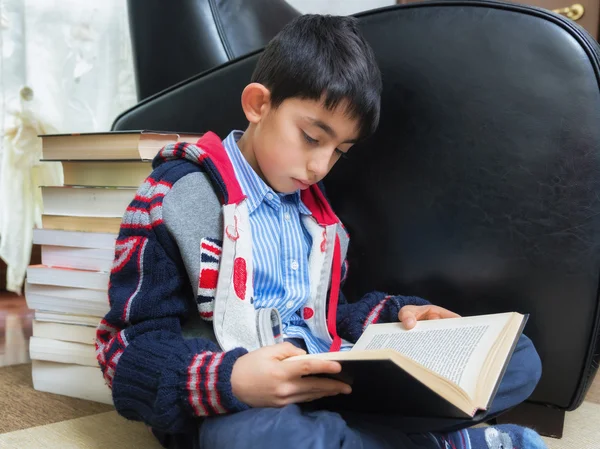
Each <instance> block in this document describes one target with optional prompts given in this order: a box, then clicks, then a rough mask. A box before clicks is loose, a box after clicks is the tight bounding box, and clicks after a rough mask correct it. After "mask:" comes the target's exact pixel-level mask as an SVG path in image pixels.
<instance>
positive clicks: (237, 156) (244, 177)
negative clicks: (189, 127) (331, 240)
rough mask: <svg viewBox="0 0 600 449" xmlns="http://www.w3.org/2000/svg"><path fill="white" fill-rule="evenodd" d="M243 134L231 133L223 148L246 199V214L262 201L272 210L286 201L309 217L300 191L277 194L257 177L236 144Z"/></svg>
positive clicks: (239, 132)
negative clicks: (293, 204)
mask: <svg viewBox="0 0 600 449" xmlns="http://www.w3.org/2000/svg"><path fill="white" fill-rule="evenodd" d="M243 134H244V132H243V131H238V130H234V131H232V132H231V133H229V135H228V136H227V137H226V138H225V140H224V141H223V146H224V147H225V151H226V152H227V155H228V156H229V159H231V165H233V171H234V172H235V176H236V178H237V179H238V181H239V183H240V187H241V188H242V192H244V195H246V197H247V198H248V212H249V213H250V214H252V212H254V211H255V210H256V208H257V207H258V206H260V204H261V203H262V202H263V201H264V202H265V203H266V204H268V205H269V206H271V207H272V208H274V209H279V207H281V202H282V201H285V200H288V201H293V202H294V203H295V204H296V205H297V206H298V210H299V211H300V213H301V214H304V215H311V212H310V210H309V209H308V208H307V207H306V205H305V204H304V203H303V202H302V199H301V197H300V190H297V191H295V192H293V193H290V194H283V193H277V192H275V191H274V190H273V189H272V188H271V187H269V186H268V185H267V184H266V183H265V182H264V181H263V180H262V179H261V178H260V176H258V174H257V173H256V172H255V171H254V169H253V168H252V167H251V166H250V164H249V163H248V161H247V160H246V158H245V157H244V155H243V154H242V152H241V150H240V148H239V147H238V144H237V142H238V140H240V138H241V137H242V135H243Z"/></svg>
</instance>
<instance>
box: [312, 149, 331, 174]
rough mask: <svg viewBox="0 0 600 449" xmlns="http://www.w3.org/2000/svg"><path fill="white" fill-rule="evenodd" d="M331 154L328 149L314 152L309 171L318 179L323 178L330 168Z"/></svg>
mask: <svg viewBox="0 0 600 449" xmlns="http://www.w3.org/2000/svg"><path fill="white" fill-rule="evenodd" d="M330 160H331V154H330V152H328V151H319V152H318V154H313V155H312V157H311V158H310V160H309V161H308V167H307V168H308V171H309V172H310V173H313V174H314V175H315V176H316V177H317V179H319V180H320V179H322V178H323V177H324V176H325V175H326V174H327V172H328V170H329V161H330Z"/></svg>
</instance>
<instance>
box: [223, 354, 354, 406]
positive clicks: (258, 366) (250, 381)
mask: <svg viewBox="0 0 600 449" xmlns="http://www.w3.org/2000/svg"><path fill="white" fill-rule="evenodd" d="M303 354H306V352H305V351H303V350H301V349H298V348H296V347H295V346H294V345H292V344H291V343H280V344H277V345H273V346H265V347H263V348H260V349H257V350H256V351H252V352H249V353H248V354H246V355H243V356H242V357H240V358H239V359H237V361H236V362H235V363H234V365H233V370H232V372H231V388H232V391H233V394H234V395H235V397H237V398H238V399H239V400H240V401H242V402H244V403H246V404H248V405H249V406H251V407H283V406H285V405H288V404H293V403H297V402H309V401H313V400H315V399H319V398H322V397H324V396H334V395H336V394H340V393H345V394H348V393H350V392H351V391H352V390H351V388H350V386H349V385H348V384H345V383H343V382H340V381H338V380H334V379H325V378H321V377H312V376H311V377H303V376H308V375H309V374H325V373H327V374H335V373H339V372H340V371H341V369H342V367H341V365H340V364H339V363H337V362H331V361H328V360H302V361H292V362H283V360H284V359H287V358H288V357H292V356H295V355H303Z"/></svg>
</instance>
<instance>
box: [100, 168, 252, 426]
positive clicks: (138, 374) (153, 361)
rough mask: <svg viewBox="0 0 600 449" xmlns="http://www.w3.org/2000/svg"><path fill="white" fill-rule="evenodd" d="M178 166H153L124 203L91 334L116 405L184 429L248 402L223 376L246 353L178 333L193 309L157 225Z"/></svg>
mask: <svg viewBox="0 0 600 449" xmlns="http://www.w3.org/2000/svg"><path fill="white" fill-rule="evenodd" d="M186 167H189V168H187V169H188V170H189V169H194V167H193V166H192V165H191V164H186V163H180V162H173V163H168V164H164V165H161V166H160V167H159V168H158V169H157V170H155V172H153V174H152V175H151V177H150V178H148V180H147V181H146V182H145V183H144V184H143V185H142V186H141V187H140V189H139V190H138V193H137V195H136V197H135V199H134V200H133V201H132V203H131V204H130V206H129V207H128V208H127V211H126V213H125V216H124V218H123V223H122V226H121V230H120V233H119V237H118V240H117V245H116V247H115V259H114V263H113V268H112V270H111V275H110V284H109V294H108V296H109V302H110V310H109V312H108V314H107V315H106V316H105V317H104V319H103V320H102V322H101V324H100V326H99V327H98V329H97V333H96V354H97V359H98V362H99V364H100V367H101V369H102V373H103V375H104V378H105V381H106V383H107V384H108V385H109V386H110V387H111V388H112V395H113V401H114V404H115V407H116V409H117V411H118V412H119V413H120V414H121V415H123V416H124V417H126V418H128V419H133V420H139V421H143V422H144V423H146V424H147V425H149V426H151V427H153V428H155V429H157V430H160V431H164V432H168V433H184V432H190V431H192V429H194V428H196V427H197V425H198V424H197V422H196V420H195V418H196V417H198V416H210V415H217V414H222V413H228V412H235V411H240V410H244V409H247V408H248V406H247V405H246V404H244V403H242V402H240V401H239V400H237V399H236V398H235V396H234V395H233V393H232V391H231V382H230V378H231V371H232V369H233V364H234V363H235V362H236V360H237V359H238V358H239V357H240V356H242V355H244V354H246V352H247V351H246V350H245V349H242V348H238V349H234V350H232V351H228V352H221V351H220V348H219V347H218V346H217V345H216V344H215V343H213V342H212V341H210V340H206V339H201V338H193V339H184V338H183V336H182V332H181V322H182V320H183V319H184V318H185V317H187V316H189V314H191V313H198V312H197V310H196V309H195V308H194V302H193V299H192V300H190V299H191V298H193V291H192V287H191V285H190V282H189V278H188V276H187V272H186V270H185V266H184V264H183V261H182V259H181V256H180V255H179V251H178V248H177V246H176V244H175V241H174V240H173V239H172V238H171V236H170V235H169V233H168V232H167V230H166V227H165V224H164V223H163V217H162V201H163V198H164V197H165V195H168V193H169V190H170V186H172V184H173V182H175V181H176V179H178V178H180V177H181V176H182V173H180V172H181V170H185V169H186ZM184 174H185V173H184ZM171 178H175V179H171Z"/></svg>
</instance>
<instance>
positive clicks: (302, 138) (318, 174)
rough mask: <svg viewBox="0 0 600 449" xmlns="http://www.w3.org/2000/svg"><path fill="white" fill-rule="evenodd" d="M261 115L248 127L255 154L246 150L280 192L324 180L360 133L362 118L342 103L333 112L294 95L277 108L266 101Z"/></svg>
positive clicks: (260, 170) (257, 167) (294, 189)
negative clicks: (352, 113) (350, 116)
mask: <svg viewBox="0 0 600 449" xmlns="http://www.w3.org/2000/svg"><path fill="white" fill-rule="evenodd" d="M259 115H260V117H259V119H258V120H256V121H254V122H252V123H251V128H250V129H251V132H250V136H249V137H250V139H251V142H249V143H250V147H251V151H250V152H248V153H252V154H247V153H246V152H245V155H246V158H247V159H248V160H249V162H250V164H251V165H252V166H253V168H254V170H255V171H256V172H257V173H258V174H259V176H261V178H262V179H263V180H264V181H265V182H266V183H267V184H268V185H270V186H271V187H272V188H273V190H275V191H277V192H281V193H292V192H295V191H296V190H298V189H307V188H308V187H309V186H310V185H311V184H315V183H317V182H319V181H320V180H322V179H323V178H324V177H325V175H326V174H327V173H329V170H331V168H332V167H333V165H334V164H335V163H336V162H337V161H338V160H339V159H340V158H341V157H343V153H346V152H347V151H348V150H349V149H350V147H351V146H352V145H353V144H354V143H355V141H356V139H357V136H358V130H359V123H358V120H356V119H351V118H349V117H348V115H347V114H346V105H345V104H344V103H341V104H340V105H339V106H338V107H337V108H336V109H334V110H332V111H329V110H327V109H325V107H324V106H323V105H322V103H321V102H320V101H315V100H304V99H298V98H290V99H287V100H285V101H283V103H282V104H281V105H279V106H278V107H277V108H273V107H272V106H271V104H270V102H269V101H266V102H265V103H264V104H263V105H262V106H261V111H260V114H259ZM250 129H249V130H250ZM242 151H243V152H244V149H242Z"/></svg>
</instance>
